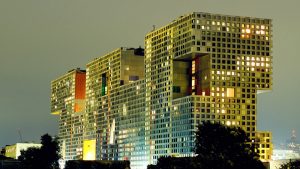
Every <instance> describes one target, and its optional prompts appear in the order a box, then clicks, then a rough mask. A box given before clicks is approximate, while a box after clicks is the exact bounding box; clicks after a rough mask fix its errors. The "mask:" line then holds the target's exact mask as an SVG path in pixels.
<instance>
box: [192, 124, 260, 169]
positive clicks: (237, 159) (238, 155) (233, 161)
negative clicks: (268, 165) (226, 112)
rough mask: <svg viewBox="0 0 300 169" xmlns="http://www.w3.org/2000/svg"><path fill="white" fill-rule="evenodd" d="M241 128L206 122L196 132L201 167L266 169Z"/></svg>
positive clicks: (209, 168) (196, 149)
mask: <svg viewBox="0 0 300 169" xmlns="http://www.w3.org/2000/svg"><path fill="white" fill-rule="evenodd" d="M249 143H250V139H249V138H248V137H247V134H246V133H245V132H244V130H242V129H241V128H237V127H227V126H224V125H221V124H219V123H211V122H204V123H203V124H202V125H199V127H198V131H197V132H196V146H195V153H196V154H197V156H196V158H197V161H198V163H199V167H200V168H201V169H240V168H243V169H253V168H255V169H264V168H265V167H264V166H263V163H262V162H261V161H260V160H259V155H258V154H257V153H256V152H255V147H254V145H253V144H249Z"/></svg>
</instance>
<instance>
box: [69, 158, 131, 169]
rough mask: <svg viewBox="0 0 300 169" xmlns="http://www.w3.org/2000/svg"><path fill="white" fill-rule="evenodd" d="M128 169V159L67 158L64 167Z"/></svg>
mask: <svg viewBox="0 0 300 169" xmlns="http://www.w3.org/2000/svg"><path fill="white" fill-rule="evenodd" d="M91 168H93V169H130V162H129V161H82V160H69V161H67V162H66V166H65V169H91Z"/></svg>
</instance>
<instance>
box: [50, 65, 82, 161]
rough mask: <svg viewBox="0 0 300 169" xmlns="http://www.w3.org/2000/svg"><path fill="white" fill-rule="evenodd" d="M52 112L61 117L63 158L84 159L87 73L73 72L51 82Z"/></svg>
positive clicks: (60, 137) (60, 135) (59, 132)
mask: <svg viewBox="0 0 300 169" xmlns="http://www.w3.org/2000/svg"><path fill="white" fill-rule="evenodd" d="M51 112H52V114H56V115H59V131H58V136H59V142H60V146H61V154H62V158H63V159H64V160H74V159H82V142H83V139H82V137H83V136H82V135H83V128H84V126H83V116H84V112H85V71H82V70H79V69H76V70H72V71H69V72H68V73H67V74H65V75H63V76H62V77H60V78H58V79H56V80H54V81H52V82H51Z"/></svg>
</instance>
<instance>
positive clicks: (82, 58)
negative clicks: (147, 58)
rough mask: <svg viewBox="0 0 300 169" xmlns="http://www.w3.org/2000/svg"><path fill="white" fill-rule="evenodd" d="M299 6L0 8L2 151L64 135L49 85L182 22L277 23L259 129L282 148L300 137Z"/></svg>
mask: <svg viewBox="0 0 300 169" xmlns="http://www.w3.org/2000/svg"><path fill="white" fill-rule="evenodd" d="M299 6H300V1H299V0H284V1H283V0H248V1H245V0H151V1H145V0H109V1H105V0H103V1H101V0H0V147H2V146H5V145H6V144H14V143H16V142H20V137H19V134H18V131H21V134H22V137H23V141H36V142H39V139H40V136H41V135H43V134H45V133H49V134H52V135H55V134H57V130H58V117H57V116H52V115H51V114H50V82H51V80H54V79H55V78H57V77H59V76H61V75H63V74H64V73H66V72H67V71H69V70H71V69H73V68H77V67H81V68H85V64H86V63H88V62H90V61H92V60H93V58H96V57H99V56H102V55H104V54H106V53H107V52H110V51H112V50H114V49H116V48H118V47H121V46H124V47H139V46H142V47H143V46H144V36H145V34H146V33H147V32H149V31H151V30H152V27H153V25H156V27H161V26H164V25H166V24H168V23H170V22H171V21H172V20H173V19H176V18H178V17H179V16H180V15H184V14H187V13H191V12H193V11H195V12H210V13H219V14H228V15H240V16H253V17H260V18H270V19H273V37H274V38H273V44H274V47H273V73H274V75H273V78H274V81H273V82H274V85H273V91H272V92H269V93H263V94H260V95H259V99H258V129H259V130H270V131H272V132H273V138H274V140H273V142H274V143H275V144H278V143H281V142H285V141H286V139H288V138H289V137H290V134H291V130H292V129H296V130H297V134H298V136H299V137H300V134H299V133H300V123H299V119H300V110H299V107H298V106H299V105H300V102H299V96H300V90H299V87H300V75H299V72H300V70H299V69H298V68H299V67H300V66H299V63H300V54H299V52H297V51H298V49H299V48H300V46H299V44H300V43H299V40H300V32H299V30H300V29H299V28H300V22H299V18H300V12H299Z"/></svg>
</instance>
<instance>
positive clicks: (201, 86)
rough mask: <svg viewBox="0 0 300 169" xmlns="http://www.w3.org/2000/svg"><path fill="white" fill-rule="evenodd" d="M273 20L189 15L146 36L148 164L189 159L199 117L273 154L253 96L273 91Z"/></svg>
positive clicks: (264, 155)
mask: <svg viewBox="0 0 300 169" xmlns="http://www.w3.org/2000/svg"><path fill="white" fill-rule="evenodd" d="M271 26H272V25H271V20H269V19H261V18H252V17H240V16H228V15H218V14H209V13H198V12H195V13H191V14H188V15H185V16H181V17H180V18H178V19H176V20H174V21H173V22H172V23H170V24H168V25H166V26H164V27H162V28H160V29H157V30H153V31H152V32H150V33H148V34H147V35H146V37H145V67H146V71H145V72H146V73H145V80H146V114H147V117H149V118H148V120H147V126H146V128H147V129H149V130H148V131H149V132H150V134H149V137H146V139H147V140H148V143H149V144H150V143H154V145H155V146H153V147H152V148H150V152H151V153H150V154H151V160H153V161H150V162H151V163H152V162H155V160H156V159H157V158H159V156H161V155H174V156H191V155H193V153H192V149H193V147H194V141H193V140H194V137H193V133H194V131H195V130H196V128H197V125H198V124H199V123H201V121H203V120H209V121H213V122H220V123H222V124H226V125H232V126H240V127H241V128H243V129H244V130H245V131H246V132H247V134H248V136H249V137H250V138H251V139H252V140H253V143H254V144H256V145H257V146H259V151H260V154H261V156H260V157H261V159H262V160H269V159H270V158H271V152H272V151H271V150H272V144H271V133H270V132H262V131H257V94H258V93H262V92H263V91H270V90H271V88H272V77H271V76H272V56H271V47H272V35H271V32H272V31H271Z"/></svg>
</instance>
